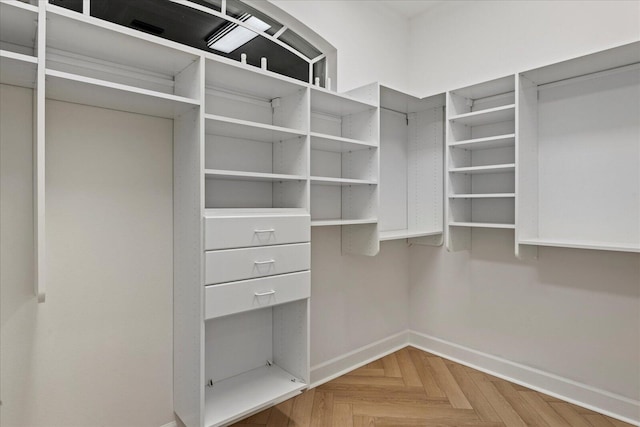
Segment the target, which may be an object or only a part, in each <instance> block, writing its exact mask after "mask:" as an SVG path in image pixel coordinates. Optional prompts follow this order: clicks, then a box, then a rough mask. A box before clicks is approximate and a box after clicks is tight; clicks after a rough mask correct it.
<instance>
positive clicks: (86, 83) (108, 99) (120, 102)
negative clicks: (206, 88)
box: [46, 70, 200, 118]
mask: <svg viewBox="0 0 640 427" xmlns="http://www.w3.org/2000/svg"><path fill="white" fill-rule="evenodd" d="M46 77H47V85H46V88H47V89H46V91H47V98H50V99H55V100H58V101H66V102H74V103H76V104H84V105H91V106H94V107H102V108H109V109H113V110H120V111H128V112H131V113H140V114H146V115H149V116H158V117H165V118H174V117H176V116H180V115H181V114H183V113H185V112H186V111H188V110H190V109H192V108H196V107H198V106H199V105H200V103H199V102H198V101H197V100H195V99H190V98H185V97H182V96H177V95H171V94H167V93H162V92H155V91H152V90H147V89H140V88H138V87H133V86H127V85H122V84H118V83H112V82H107V81H104V80H99V79H94V78H90V77H83V76H79V75H75V74H71V73H65V72H62V71H56V70H46Z"/></svg>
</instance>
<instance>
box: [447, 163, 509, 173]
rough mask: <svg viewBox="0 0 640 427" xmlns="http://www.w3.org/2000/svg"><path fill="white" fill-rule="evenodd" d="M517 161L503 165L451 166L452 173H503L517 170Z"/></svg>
mask: <svg viewBox="0 0 640 427" xmlns="http://www.w3.org/2000/svg"><path fill="white" fill-rule="evenodd" d="M515 168H516V165H515V163H508V164H502V165H487V166H467V167H461V168H451V169H449V172H450V173H463V174H467V175H476V174H485V173H503V172H513V171H515Z"/></svg>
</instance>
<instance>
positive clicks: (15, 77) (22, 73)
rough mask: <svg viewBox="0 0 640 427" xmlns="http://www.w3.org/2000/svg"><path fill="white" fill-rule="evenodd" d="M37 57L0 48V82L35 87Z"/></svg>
mask: <svg viewBox="0 0 640 427" xmlns="http://www.w3.org/2000/svg"><path fill="white" fill-rule="evenodd" d="M37 72H38V59H37V58H36V57H34V56H30V55H24V54H22V53H16V52H12V51H9V50H0V83H1V84H8V85H13V86H21V87H28V88H32V89H33V88H34V87H36V80H37Z"/></svg>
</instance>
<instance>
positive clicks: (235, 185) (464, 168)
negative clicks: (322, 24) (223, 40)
mask: <svg viewBox="0 0 640 427" xmlns="http://www.w3.org/2000/svg"><path fill="white" fill-rule="evenodd" d="M116 47H117V48H116ZM639 64H640V48H639V46H638V43H634V44H630V45H626V46H622V47H619V48H615V49H611V50H608V51H604V52H601V53H596V54H593V55H589V56H586V57H583V58H579V59H575V60H571V61H567V62H563V63H559V64H555V65H550V66H548V67H543V68H539V69H536V70H532V71H527V72H523V73H520V74H517V75H512V76H507V77H504V78H500V79H496V80H493V81H490V82H485V83H480V84H475V85H471V86H467V87H464V88H461V89H456V90H451V91H449V92H447V93H446V94H439V95H435V96H430V97H426V98H417V97H414V96H411V95H408V94H405V93H402V92H400V91H397V90H394V89H391V88H389V87H386V86H382V85H379V84H377V83H376V84H372V85H368V86H364V87H362V88H358V89H355V90H353V91H351V92H349V93H347V94H338V93H335V92H331V91H328V90H325V89H322V88H319V87H316V86H311V85H309V84H306V83H302V82H300V81H297V80H293V79H290V78H287V77H283V76H281V75H278V74H275V73H272V72H270V71H267V70H262V69H258V68H255V67H252V66H249V65H246V64H240V63H237V62H234V61H231V60H228V59H224V58H220V57H217V56H215V55H212V54H208V53H205V52H202V51H199V50H196V49H192V48H189V47H186V46H183V45H179V44H177V43H174V42H171V41H167V40H164V39H160V38H157V37H154V36H151V35H148V34H145V33H142V32H138V31H134V30H131V29H129V28H125V27H122V26H118V25H115V24H112V23H109V22H105V21H101V20H99V19H95V18H92V17H89V16H87V15H83V14H79V13H75V12H72V11H69V10H66V9H61V8H59V7H56V6H53V5H50V4H47V3H46V2H41V3H39V4H38V6H34V5H31V4H27V3H23V2H17V1H5V0H2V1H0V83H2V84H10V85H18V86H24V87H29V88H33V89H34V94H35V96H34V99H35V103H34V105H35V110H36V114H35V115H34V117H35V122H34V147H35V149H34V153H35V155H34V157H35V159H34V160H35V162H34V165H35V167H34V170H35V186H34V195H35V201H36V203H35V216H34V217H35V231H36V232H35V234H36V244H35V246H36V258H35V262H36V270H37V271H36V294H37V295H38V298H39V299H40V300H41V301H43V300H44V297H45V285H46V276H45V273H46V259H45V252H44V248H45V243H44V238H45V204H44V201H45V179H44V178H45V175H44V174H45V142H46V141H45V139H44V135H45V132H44V130H45V123H46V121H45V110H44V102H45V99H46V98H49V99H55V100H61V101H67V102H74V103H79V104H85V105H90V106H96V107H103V108H109V109H116V110H121V111H127V112H133V113H139V114H146V115H151V116H159V117H165V118H170V119H172V120H173V123H174V144H173V145H174V147H173V149H174V316H173V317H174V331H173V335H174V407H175V412H176V413H177V414H178V416H179V417H180V418H181V420H182V421H183V422H184V423H185V424H186V425H187V426H189V427H191V426H197V427H201V426H206V427H210V426H218V425H225V424H228V423H230V422H233V421H235V420H238V419H240V418H242V417H244V416H246V415H248V414H250V413H252V412H254V411H257V410H259V409H261V408H264V407H266V406H268V405H271V404H274V403H277V402H279V401H281V400H284V399H287V398H288V397H291V396H293V395H295V394H297V393H299V392H300V391H301V390H302V389H304V388H306V387H308V384H309V360H310V359H309V299H310V295H311V265H310V240H311V227H323V226H341V227H342V252H343V253H345V254H346V253H352V254H361V255H375V254H377V253H378V250H379V243H380V241H385V240H394V239H408V240H409V242H411V243H422V244H435V245H438V244H442V242H443V236H444V241H445V242H446V246H447V248H448V249H449V250H460V249H469V248H470V246H471V233H472V230H474V229H475V228H487V229H497V228H501V229H511V230H515V247H516V254H517V255H518V256H520V257H535V255H536V247H537V246H563V247H575V248H590V249H601V250H616V251H630V252H640V221H638V218H640V138H639V137H638V136H639V133H640V126H639V124H638V117H639V116H640V107H639V101H638V100H639V99H640V80H639V75H640V73H638V67H639ZM115 125H117V124H115ZM443 152H444V154H443ZM443 157H444V158H443ZM443 213H444V215H443Z"/></svg>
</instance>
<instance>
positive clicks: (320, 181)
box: [311, 176, 377, 186]
mask: <svg viewBox="0 0 640 427" xmlns="http://www.w3.org/2000/svg"><path fill="white" fill-rule="evenodd" d="M311 183H312V184H317V185H338V186H342V185H377V182H376V181H372V180H367V179H350V178H332V177H324V176H312V177H311Z"/></svg>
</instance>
